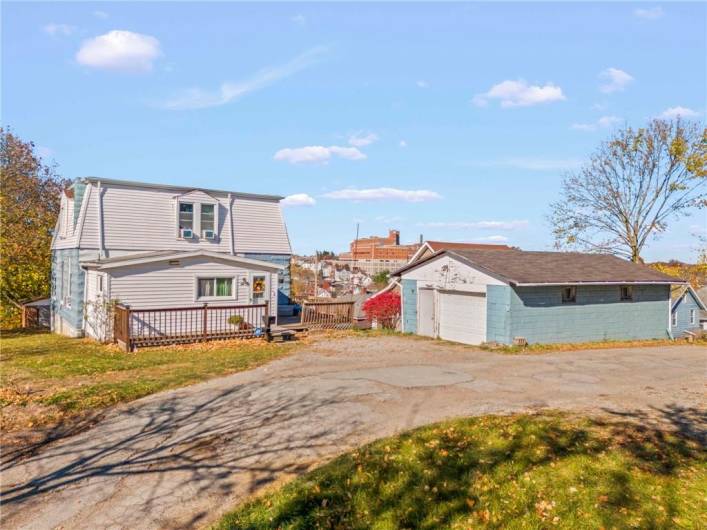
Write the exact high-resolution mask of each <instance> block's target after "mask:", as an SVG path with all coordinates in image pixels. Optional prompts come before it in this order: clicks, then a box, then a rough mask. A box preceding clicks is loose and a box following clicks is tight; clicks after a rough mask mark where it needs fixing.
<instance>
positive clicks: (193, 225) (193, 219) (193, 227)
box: [177, 200, 198, 239]
mask: <svg viewBox="0 0 707 530" xmlns="http://www.w3.org/2000/svg"><path fill="white" fill-rule="evenodd" d="M182 204H191V231H192V234H197V233H198V232H197V231H196V219H197V215H196V212H197V208H196V205H197V203H195V202H194V201H181V200H178V201H177V239H184V238H183V237H182V228H181V227H180V226H179V217H180V214H181V213H182V212H181V209H182Z"/></svg>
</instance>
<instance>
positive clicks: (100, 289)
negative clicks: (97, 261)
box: [96, 274, 103, 293]
mask: <svg viewBox="0 0 707 530" xmlns="http://www.w3.org/2000/svg"><path fill="white" fill-rule="evenodd" d="M96 291H98V292H99V293H102V292H103V275H102V274H99V275H98V277H97V278H96Z"/></svg>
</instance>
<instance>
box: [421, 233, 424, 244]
mask: <svg viewBox="0 0 707 530" xmlns="http://www.w3.org/2000/svg"><path fill="white" fill-rule="evenodd" d="M422 243H424V239H423V238H422V234H420V245H422Z"/></svg>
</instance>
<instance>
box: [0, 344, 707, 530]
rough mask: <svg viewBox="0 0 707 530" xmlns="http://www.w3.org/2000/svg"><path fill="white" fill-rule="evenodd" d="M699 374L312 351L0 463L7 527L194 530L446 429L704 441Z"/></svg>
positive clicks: (522, 359) (637, 355)
mask: <svg viewBox="0 0 707 530" xmlns="http://www.w3.org/2000/svg"><path fill="white" fill-rule="evenodd" d="M705 375H707V348H703V347H696V346H674V347H665V348H636V349H613V350H593V351H575V352H562V353H551V354H542V355H537V354H536V355H501V354H495V353H489V352H483V351H476V350H474V349H470V348H467V347H463V346H455V345H451V344H447V343H441V342H435V341H429V340H422V339H417V338H413V337H397V336H390V337H375V338H373V337H360V338H346V339H335V340H334V339H332V340H322V341H320V342H318V343H316V344H314V345H313V346H311V347H308V348H307V349H306V350H304V351H302V352H301V353H297V354H295V355H293V356H291V357H288V358H286V359H282V360H279V361H275V362H273V363H271V364H269V365H267V366H262V367H260V368H258V369H255V370H252V371H249V372H243V373H240V374H236V375H233V376H229V377H224V378H220V379H214V380H212V381H209V382H206V383H202V384H198V385H194V386H190V387H187V388H183V389H179V390H175V391H170V392H164V393H161V394H156V395H153V396H150V397H148V398H145V399H141V400H139V401H135V402H133V403H130V404H129V405H126V406H123V407H120V408H118V409H116V410H114V411H113V412H111V413H110V414H109V415H108V416H107V417H106V418H105V419H104V420H103V421H101V422H100V423H99V424H98V425H96V426H95V427H94V428H92V429H90V430H88V431H85V432H83V433H81V434H78V435H76V436H74V437H72V438H68V439H65V440H61V441H59V442H57V443H55V444H53V445H51V446H49V447H48V448H46V449H45V450H44V451H43V452H42V453H41V454H39V455H37V456H35V457H32V458H31V459H28V460H25V461H23V462H20V463H5V464H3V469H2V483H3V484H2V492H3V506H2V517H3V527H4V528H32V529H35V530H37V529H44V528H56V527H60V528H71V529H84V528H85V529H100V528H130V529H147V528H192V527H194V526H200V525H204V524H207V523H209V522H211V521H213V520H214V519H215V518H217V517H218V516H219V515H220V514H221V513H223V511H225V510H227V509H228V508H229V507H231V506H232V505H233V504H234V503H236V502H238V501H239V500H242V499H243V498H245V497H246V496H247V495H249V494H252V493H253V492H255V491H257V490H258V489H260V488H262V487H263V486H265V485H268V484H272V483H273V482H275V481H279V480H283V479H286V478H288V477H290V476H292V474H296V473H301V472H302V471H303V470H305V469H307V468H308V467H309V466H311V465H313V464H314V463H316V462H320V461H322V460H323V459H325V458H328V457H330V456H331V455H334V454H336V453H339V452H341V451H343V450H345V449H347V448H349V447H351V446H354V445H358V444H360V443H362V442H365V441H369V440H372V439H374V438H378V437H381V436H384V435H390V434H394V433H395V432H398V431H400V430H403V429H408V428H411V427H415V426H418V425H422V424H425V423H429V422H432V421H437V420H440V419H443V418H447V417H451V416H459V415H479V414H488V413H507V412H515V411H526V410H537V409H542V408H553V409H569V410H575V411H582V412H589V413H604V414H611V413H620V414H625V413H627V414H632V415H636V414H637V412H636V411H647V413H648V414H649V415H650V417H651V418H656V419H662V420H665V421H672V422H673V423H674V424H678V423H680V419H681V418H690V421H689V422H685V423H684V424H683V425H681V426H682V427H684V428H690V429H691V430H692V431H693V432H694V431H701V430H702V429H704V428H705V426H704V424H703V423H700V418H702V421H703V420H704V417H705V411H706V410H707V405H706V401H705V393H704V391H705V380H706V379H705ZM702 432H704V431H702Z"/></svg>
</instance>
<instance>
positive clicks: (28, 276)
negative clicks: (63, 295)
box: [0, 128, 68, 327]
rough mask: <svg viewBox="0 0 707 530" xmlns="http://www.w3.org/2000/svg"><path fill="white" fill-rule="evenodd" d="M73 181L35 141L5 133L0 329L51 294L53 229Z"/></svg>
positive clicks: (0, 159) (1, 148) (1, 136)
mask: <svg viewBox="0 0 707 530" xmlns="http://www.w3.org/2000/svg"><path fill="white" fill-rule="evenodd" d="M66 185H68V181H66V180H64V179H62V178H61V177H59V176H58V175H57V173H56V168H55V167H54V166H53V165H47V164H45V163H44V162H43V161H42V159H41V157H40V156H39V155H38V154H37V152H36V148H35V146H34V144H33V143H32V142H26V141H23V140H21V139H20V138H18V137H17V136H16V135H15V134H13V133H12V132H11V131H9V130H7V129H2V128H0V325H1V326H2V327H12V326H15V325H17V324H19V302H20V301H21V300H23V299H27V298H33V297H37V296H45V295H49V292H50V271H51V251H50V246H51V239H52V230H53V229H54V225H55V223H56V220H57V217H58V215H59V205H60V200H59V197H60V192H61V190H62V189H63V188H64V187H65V186H66Z"/></svg>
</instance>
